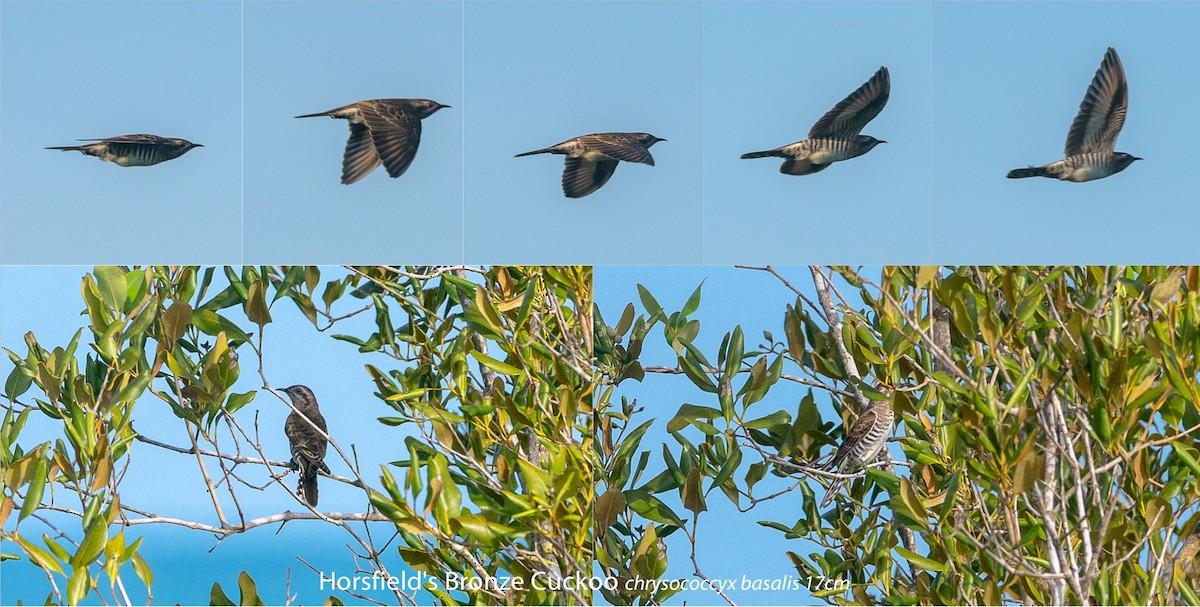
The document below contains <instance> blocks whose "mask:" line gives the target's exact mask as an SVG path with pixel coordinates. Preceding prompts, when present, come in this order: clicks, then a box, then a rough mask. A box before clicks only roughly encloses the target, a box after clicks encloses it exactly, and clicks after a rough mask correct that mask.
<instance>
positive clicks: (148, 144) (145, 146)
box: [46, 135, 204, 167]
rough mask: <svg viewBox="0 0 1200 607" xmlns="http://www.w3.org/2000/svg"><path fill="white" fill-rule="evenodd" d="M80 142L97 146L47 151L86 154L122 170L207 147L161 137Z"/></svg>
mask: <svg viewBox="0 0 1200 607" xmlns="http://www.w3.org/2000/svg"><path fill="white" fill-rule="evenodd" d="M79 141H95V142H97V143H89V144H87V145H68V146H62V147H48V148H46V149H47V150H63V151H67V152H83V155H84V156H95V157H96V158H99V159H100V160H103V161H104V162H114V163H116V164H117V165H119V166H123V167H148V166H150V165H154V164H158V163H160V162H166V161H168V160H174V159H176V158H179V157H180V156H183V155H184V154H186V153H187V152H188V150H190V149H192V148H202V147H204V146H202V145H200V144H199V143H192V142H190V141H188V140H187V139H177V138H175V137H159V136H158V135H121V136H120V137H108V138H106V139H80V140H79Z"/></svg>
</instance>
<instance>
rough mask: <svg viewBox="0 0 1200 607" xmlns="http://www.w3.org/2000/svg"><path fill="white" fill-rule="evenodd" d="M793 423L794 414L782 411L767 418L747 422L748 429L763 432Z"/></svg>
mask: <svg viewBox="0 0 1200 607" xmlns="http://www.w3.org/2000/svg"><path fill="white" fill-rule="evenodd" d="M791 423H792V414H791V413H788V412H787V411H784V410H782V409H780V410H779V411H776V412H774V413H772V414H770V415H768V416H766V417H760V418H758V419H755V420H751V421H748V422H746V424H745V425H746V428H747V429H750V430H762V429H766V428H770V427H772V426H779V425H784V424H791Z"/></svg>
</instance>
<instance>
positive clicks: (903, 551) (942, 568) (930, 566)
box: [895, 546, 949, 573]
mask: <svg viewBox="0 0 1200 607" xmlns="http://www.w3.org/2000/svg"><path fill="white" fill-rule="evenodd" d="M895 550H896V552H897V553H898V554H899V555H900V556H902V557H904V558H905V559H907V560H908V562H910V563H912V564H914V565H916V566H917V567H920V568H921V569H924V570H926V571H933V572H935V573H945V572H946V571H948V570H949V565H948V564H947V563H939V562H937V561H935V560H933V559H931V558H926V557H923V556H921V555H919V554H917V553H915V552H913V551H912V550H909V549H907V548H905V547H904V546H896V548H895Z"/></svg>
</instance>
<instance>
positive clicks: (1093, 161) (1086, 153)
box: [1008, 47, 1141, 183]
mask: <svg viewBox="0 0 1200 607" xmlns="http://www.w3.org/2000/svg"><path fill="white" fill-rule="evenodd" d="M1128 107H1129V84H1128V83H1127V82H1126V81H1125V67H1124V66H1122V65H1121V58H1120V57H1118V56H1117V51H1115V50H1113V49H1112V47H1109V49H1108V51H1107V52H1105V53H1104V61H1103V62H1102V63H1101V64H1100V69H1098V70H1096V76H1095V77H1093V78H1092V84H1091V86H1088V90H1087V94H1086V95H1084V96H1083V103H1080V104H1079V114H1078V115H1077V116H1075V121H1074V122H1072V123H1071V130H1070V131H1069V132H1068V133H1067V150H1066V158H1064V159H1062V160H1059V161H1058V162H1051V163H1050V164H1047V165H1045V166H1040V167H1034V166H1031V167H1029V168H1025V169H1013V170H1011V171H1009V172H1008V178H1009V179H1022V178H1025V177H1052V178H1054V179H1061V180H1062V181H1074V182H1077V183H1078V182H1083V181H1091V180H1093V179H1103V178H1105V177H1108V176H1109V175H1113V174H1115V173H1120V172H1121V171H1123V170H1125V167H1127V166H1129V165H1131V164H1133V161H1135V160H1141V158H1138V157H1137V156H1133V155H1131V154H1126V153H1125V152H1114V151H1113V149H1114V148H1116V146H1117V136H1118V135H1120V134H1121V126H1122V125H1124V124H1125V110H1126V109H1128Z"/></svg>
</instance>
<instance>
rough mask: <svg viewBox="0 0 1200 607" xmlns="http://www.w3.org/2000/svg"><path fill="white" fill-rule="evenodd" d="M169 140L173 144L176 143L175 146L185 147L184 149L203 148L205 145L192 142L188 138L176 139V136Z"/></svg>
mask: <svg viewBox="0 0 1200 607" xmlns="http://www.w3.org/2000/svg"><path fill="white" fill-rule="evenodd" d="M169 141H170V142H171V144H172V145H175V146H178V147H181V148H183V149H184V150H190V149H192V148H202V147H204V146H203V145H200V144H199V143H192V142H190V141H188V140H187V139H175V138H172V139H170V140H169Z"/></svg>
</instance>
